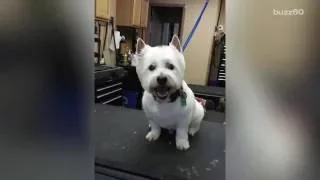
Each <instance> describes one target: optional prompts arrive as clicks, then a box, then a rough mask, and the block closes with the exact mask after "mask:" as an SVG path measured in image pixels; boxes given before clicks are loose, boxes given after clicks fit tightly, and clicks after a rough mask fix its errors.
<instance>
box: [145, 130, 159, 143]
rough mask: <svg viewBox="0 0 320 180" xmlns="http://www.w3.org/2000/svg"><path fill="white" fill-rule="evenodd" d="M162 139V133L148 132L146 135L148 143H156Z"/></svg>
mask: <svg viewBox="0 0 320 180" xmlns="http://www.w3.org/2000/svg"><path fill="white" fill-rule="evenodd" d="M159 137H160V132H158V131H150V132H148V134H147V135H146V139H147V140H148V141H155V140H157V139H158V138H159Z"/></svg>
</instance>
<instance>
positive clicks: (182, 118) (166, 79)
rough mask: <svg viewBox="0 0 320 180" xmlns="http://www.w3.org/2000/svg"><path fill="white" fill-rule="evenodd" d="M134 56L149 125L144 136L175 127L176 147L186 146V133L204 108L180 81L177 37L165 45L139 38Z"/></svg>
mask: <svg viewBox="0 0 320 180" xmlns="http://www.w3.org/2000/svg"><path fill="white" fill-rule="evenodd" d="M136 58H137V59H136V71H137V74H138V77H139V79H140V82H141V85H142V87H143V89H144V93H143V97H142V107H143V110H144V112H145V115H146V117H147V119H148V120H149V125H150V127H151V130H150V131H149V132H148V133H147V135H146V139H147V140H148V141H155V140H157V139H158V138H159V136H160V134H161V128H166V129H169V130H170V129H171V130H176V147H177V149H179V150H187V149H189V147H190V144H189V139H188V134H189V135H191V136H193V135H194V134H195V133H196V132H198V131H199V129H200V124H201V121H202V119H203V117H204V113H205V109H204V107H203V106H202V105H201V104H200V103H199V102H198V101H197V100H196V99H195V96H194V94H193V92H192V90H191V89H190V88H189V87H188V85H187V83H186V82H185V81H184V72H185V60H184V56H183V54H182V48H181V44H180V40H179V38H178V36H176V35H174V36H173V38H172V40H171V42H170V43H169V45H165V46H155V47H151V46H149V45H147V44H145V42H144V41H143V40H142V39H140V38H139V39H138V40H137V44H136Z"/></svg>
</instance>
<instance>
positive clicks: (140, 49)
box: [136, 38, 147, 54]
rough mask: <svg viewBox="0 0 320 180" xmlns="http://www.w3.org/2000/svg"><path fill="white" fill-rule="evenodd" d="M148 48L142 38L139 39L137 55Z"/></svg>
mask: <svg viewBox="0 0 320 180" xmlns="http://www.w3.org/2000/svg"><path fill="white" fill-rule="evenodd" d="M146 47H147V45H146V43H145V42H144V41H143V40H142V39H141V38H138V39H137V44H136V52H137V54H141V52H142V50H143V49H144V48H146Z"/></svg>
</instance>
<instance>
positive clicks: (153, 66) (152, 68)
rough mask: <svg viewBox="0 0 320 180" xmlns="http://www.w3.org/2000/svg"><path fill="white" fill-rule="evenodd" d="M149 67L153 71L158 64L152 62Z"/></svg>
mask: <svg viewBox="0 0 320 180" xmlns="http://www.w3.org/2000/svg"><path fill="white" fill-rule="evenodd" d="M148 69H149V70H150V71H153V70H155V69H156V66H155V65H152V64H151V65H150V66H149V67H148Z"/></svg>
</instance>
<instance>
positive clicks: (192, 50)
mask: <svg viewBox="0 0 320 180" xmlns="http://www.w3.org/2000/svg"><path fill="white" fill-rule="evenodd" d="M150 2H151V3H168V4H170V3H171V4H184V5H185V16H184V24H183V35H182V41H183V42H184V40H185V39H186V38H187V36H188V35H189V33H190V31H191V29H192V27H193V25H194V23H195V21H196V18H197V17H198V15H199V14H200V11H201V9H202V7H203V5H204V2H205V0H151V1H150ZM219 2H220V0H209V4H208V7H207V9H206V11H205V12H204V14H203V17H202V20H201V22H200V24H199V26H198V28H197V30H196V32H195V33H194V35H193V37H192V40H191V42H190V43H189V45H188V47H187V49H186V50H185V52H184V55H185V59H186V65H187V69H186V81H187V83H192V84H199V85H205V84H206V83H207V79H208V71H209V61H210V58H211V49H212V43H213V35H214V26H215V24H216V21H217V15H218V10H219Z"/></svg>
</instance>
